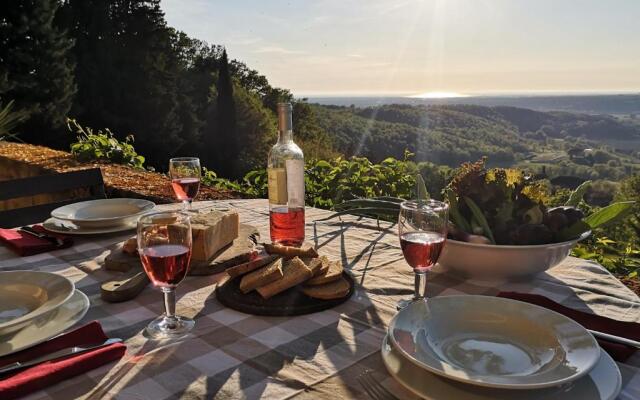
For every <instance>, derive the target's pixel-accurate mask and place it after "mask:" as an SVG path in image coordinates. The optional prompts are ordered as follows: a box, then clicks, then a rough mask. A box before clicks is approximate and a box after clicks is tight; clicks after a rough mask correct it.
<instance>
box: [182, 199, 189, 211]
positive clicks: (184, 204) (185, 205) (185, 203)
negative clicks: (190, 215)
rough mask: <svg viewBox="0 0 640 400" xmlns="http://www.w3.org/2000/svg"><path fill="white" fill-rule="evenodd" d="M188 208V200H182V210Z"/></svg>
mask: <svg viewBox="0 0 640 400" xmlns="http://www.w3.org/2000/svg"><path fill="white" fill-rule="evenodd" d="M188 209H189V201H188V200H182V211H187V210H188Z"/></svg>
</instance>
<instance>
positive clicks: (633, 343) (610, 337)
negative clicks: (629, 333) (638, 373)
mask: <svg viewBox="0 0 640 400" xmlns="http://www.w3.org/2000/svg"><path fill="white" fill-rule="evenodd" d="M587 330H588V331H589V332H591V334H592V335H593V336H595V337H596V338H600V339H604V340H608V341H610V342H616V343H620V344H624V345H627V346H631V347H635V348H637V349H640V342H637V341H635V340H631V339H627V338H624V337H620V336H616V335H610V334H608V333H604V332H599V331H594V330H591V329H587Z"/></svg>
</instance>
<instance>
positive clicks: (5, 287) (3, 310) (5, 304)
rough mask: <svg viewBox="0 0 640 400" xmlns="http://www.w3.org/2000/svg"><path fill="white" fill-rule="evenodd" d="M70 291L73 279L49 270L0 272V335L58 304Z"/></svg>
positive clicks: (9, 331) (71, 290) (15, 329)
mask: <svg viewBox="0 0 640 400" xmlns="http://www.w3.org/2000/svg"><path fill="white" fill-rule="evenodd" d="M73 290H74V285H73V282H71V281H70V280H69V279H67V278H65V277H64V276H61V275H58V274H53V273H50V272H38V271H4V272H0V335H7V334H10V333H11V332H15V331H18V330H20V329H22V328H23V327H24V326H26V325H27V324H30V323H31V322H32V321H31V320H33V319H34V318H37V317H39V316H40V315H43V314H45V313H47V312H49V311H51V310H54V309H55V308H56V307H59V306H60V305H61V304H62V303H64V302H65V301H67V300H68V299H69V297H71V295H72V294H73Z"/></svg>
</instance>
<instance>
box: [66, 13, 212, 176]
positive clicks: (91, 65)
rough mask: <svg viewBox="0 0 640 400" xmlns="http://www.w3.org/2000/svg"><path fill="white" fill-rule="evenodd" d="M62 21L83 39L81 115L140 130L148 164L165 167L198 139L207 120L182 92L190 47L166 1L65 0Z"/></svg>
mask: <svg viewBox="0 0 640 400" xmlns="http://www.w3.org/2000/svg"><path fill="white" fill-rule="evenodd" d="M59 20H60V23H61V25H64V26H65V27H67V28H68V29H69V31H70V32H71V34H72V35H73V37H74V38H75V39H76V42H77V45H76V47H75V48H74V54H75V57H76V59H77V60H78V68H77V78H78V85H79V87H80V91H79V94H78V98H77V101H76V102H75V104H74V107H73V115H74V116H76V117H77V118H78V119H79V120H80V121H82V122H83V123H84V124H88V125H94V126H108V127H110V128H112V129H113V130H114V131H115V132H118V133H119V134H120V135H123V136H124V135H127V134H130V133H133V134H134V135H135V137H136V148H137V149H138V150H139V151H140V152H141V153H142V154H145V156H146V157H147V161H148V163H149V164H151V165H153V166H155V167H160V168H163V169H165V168H166V162H167V158H169V157H171V156H173V155H176V154H179V153H180V152H181V151H182V149H183V147H184V146H185V145H186V144H187V143H189V142H192V141H195V140H197V134H198V130H199V127H200V124H201V121H200V120H199V119H198V116H197V113H196V112H195V109H194V108H195V106H194V105H193V103H192V101H191V100H190V99H189V96H188V95H185V93H184V92H182V91H183V90H186V88H188V87H189V84H188V82H185V81H184V80H183V77H184V73H185V69H186V68H187V66H186V65H185V63H184V60H183V54H182V49H181V48H180V46H182V45H183V42H182V41H180V40H179V38H178V37H176V35H177V34H176V32H175V30H173V29H171V28H169V27H168V26H167V23H166V21H165V19H164V14H163V12H162V10H161V9H160V1H159V0H66V1H65V3H64V6H63V9H62V12H61V16H60V19H59ZM120 139H122V138H120Z"/></svg>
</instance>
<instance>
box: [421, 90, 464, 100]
mask: <svg viewBox="0 0 640 400" xmlns="http://www.w3.org/2000/svg"><path fill="white" fill-rule="evenodd" d="M409 97H412V98H416V99H450V98H454V97H469V95H468V94H462V93H456V92H426V93H419V94H414V95H412V96H409Z"/></svg>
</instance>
